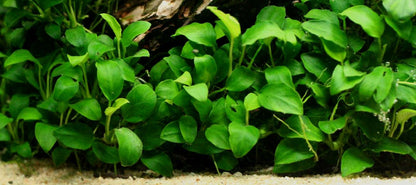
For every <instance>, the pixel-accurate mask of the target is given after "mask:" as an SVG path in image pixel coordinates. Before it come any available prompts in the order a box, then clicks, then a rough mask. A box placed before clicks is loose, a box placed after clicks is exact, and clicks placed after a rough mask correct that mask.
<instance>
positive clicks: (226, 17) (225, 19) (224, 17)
mask: <svg viewBox="0 0 416 185" xmlns="http://www.w3.org/2000/svg"><path fill="white" fill-rule="evenodd" d="M207 9H208V10H210V11H211V12H212V13H213V14H215V15H216V16H217V17H218V18H219V19H220V20H221V22H222V23H223V24H224V26H225V28H226V29H227V30H224V31H227V32H228V33H229V34H230V39H231V40H234V39H235V38H237V37H238V36H239V35H240V34H241V28H240V23H239V22H238V20H237V19H236V18H235V17H233V16H231V15H230V14H226V13H224V12H222V11H221V10H218V8H217V7H214V6H208V7H207Z"/></svg>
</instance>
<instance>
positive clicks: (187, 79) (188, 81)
mask: <svg viewBox="0 0 416 185" xmlns="http://www.w3.org/2000/svg"><path fill="white" fill-rule="evenodd" d="M175 82H177V83H181V84H184V85H188V86H190V85H192V76H191V73H189V72H188V71H185V72H183V74H182V75H181V76H179V77H178V78H176V80H175Z"/></svg>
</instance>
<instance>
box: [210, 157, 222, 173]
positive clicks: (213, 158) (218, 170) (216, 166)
mask: <svg viewBox="0 0 416 185" xmlns="http://www.w3.org/2000/svg"><path fill="white" fill-rule="evenodd" d="M211 157H212V160H213V161H214V165H215V169H216V170H217V174H218V175H221V172H220V169H219V168H218V164H217V161H215V156H214V154H212V155H211Z"/></svg>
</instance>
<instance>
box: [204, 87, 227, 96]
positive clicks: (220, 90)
mask: <svg viewBox="0 0 416 185" xmlns="http://www.w3.org/2000/svg"><path fill="white" fill-rule="evenodd" d="M225 90H226V88H225V87H223V88H221V89H218V90H216V91H213V92H211V93H210V94H209V96H208V97H211V96H213V95H215V94H218V93H220V92H223V91H225Z"/></svg>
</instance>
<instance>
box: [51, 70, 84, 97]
mask: <svg viewBox="0 0 416 185" xmlns="http://www.w3.org/2000/svg"><path fill="white" fill-rule="evenodd" d="M78 90H79V83H78V82H76V81H74V80H73V79H72V78H70V77H66V76H61V77H59V78H58V80H56V82H55V88H54V90H53V98H54V99H55V100H56V101H61V102H67V101H69V100H70V99H71V98H72V97H74V96H75V94H77V92H78Z"/></svg>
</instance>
